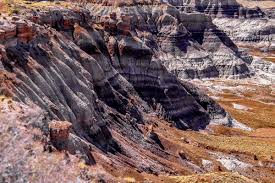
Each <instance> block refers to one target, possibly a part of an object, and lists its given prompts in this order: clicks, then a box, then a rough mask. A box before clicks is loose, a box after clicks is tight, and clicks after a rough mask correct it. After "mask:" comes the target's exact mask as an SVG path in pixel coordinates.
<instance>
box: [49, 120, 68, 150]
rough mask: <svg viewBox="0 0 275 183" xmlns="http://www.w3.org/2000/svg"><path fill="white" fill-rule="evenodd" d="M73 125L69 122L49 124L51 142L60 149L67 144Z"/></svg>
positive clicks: (52, 122)
mask: <svg viewBox="0 0 275 183" xmlns="http://www.w3.org/2000/svg"><path fill="white" fill-rule="evenodd" d="M71 127H72V124H71V123H70V122H68V121H55V120H54V121H51V122H50V123H49V130H50V140H51V142H52V143H53V144H54V145H55V146H56V147H57V148H60V147H62V146H64V145H65V144H66V142H67V141H68V138H69V134H70V130H71Z"/></svg>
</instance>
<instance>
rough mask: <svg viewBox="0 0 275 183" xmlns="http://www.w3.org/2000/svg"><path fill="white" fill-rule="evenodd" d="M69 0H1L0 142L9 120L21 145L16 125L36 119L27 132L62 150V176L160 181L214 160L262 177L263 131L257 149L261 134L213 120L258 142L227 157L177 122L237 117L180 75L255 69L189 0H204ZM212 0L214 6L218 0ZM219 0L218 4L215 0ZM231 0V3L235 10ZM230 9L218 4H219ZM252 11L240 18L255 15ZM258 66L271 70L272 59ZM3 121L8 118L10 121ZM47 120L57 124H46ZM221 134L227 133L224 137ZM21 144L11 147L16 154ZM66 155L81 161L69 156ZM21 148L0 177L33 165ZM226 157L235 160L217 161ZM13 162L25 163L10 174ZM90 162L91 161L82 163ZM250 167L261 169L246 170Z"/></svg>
mask: <svg viewBox="0 0 275 183" xmlns="http://www.w3.org/2000/svg"><path fill="white" fill-rule="evenodd" d="M188 2H189V1H188ZM211 2H212V1H211ZM232 2H233V1H232ZM79 3H80V2H77V3H67V2H61V3H54V2H27V3H26V2H22V1H18V3H17V4H12V3H10V4H4V5H5V6H4V7H5V8H11V9H10V10H11V12H13V13H14V14H13V15H7V14H5V13H4V14H3V15H1V18H0V76H1V77H0V89H1V90H0V92H1V95H3V97H2V99H1V105H2V108H1V114H0V117H1V118H0V119H1V121H3V122H5V123H3V128H2V127H1V130H2V131H3V132H5V133H7V134H11V135H10V136H7V139H6V141H4V143H3V144H6V142H7V141H9V140H14V139H12V138H11V136H12V133H13V131H12V130H10V129H14V130H15V131H16V134H17V135H16V136H18V137H19V138H18V140H19V141H18V143H22V144H23V142H22V141H23V140H22V139H23V138H24V137H25V136H24V135H25V133H21V132H22V130H23V131H24V132H25V130H26V129H29V130H30V131H31V132H30V133H33V132H32V129H33V130H34V129H36V128H37V127H38V128H39V129H41V131H42V132H41V133H42V134H43V135H42V134H38V135H37V134H35V135H34V136H35V137H37V136H38V137H39V138H38V139H40V140H39V142H41V141H42V142H43V144H44V150H45V151H49V152H52V151H55V152H56V149H55V148H57V149H58V150H64V151H66V152H67V153H65V156H66V157H65V160H66V163H68V164H70V166H71V167H76V168H75V170H76V171H75V172H76V173H74V174H73V175H71V176H72V177H70V176H69V175H68V174H66V173H65V172H66V171H65V170H67V168H68V167H67V168H65V167H66V166H65V167H63V166H61V167H60V168H59V169H62V173H63V174H66V176H65V177H64V179H65V181H66V180H68V179H72V180H76V179H81V180H83V181H91V180H93V179H95V180H97V181H100V180H102V181H103V180H105V181H107V182H110V181H114V182H117V181H126V182H127V181H132V179H130V178H131V177H132V176H133V177H135V178H136V179H138V180H139V181H144V180H146V179H149V180H153V181H161V179H162V180H164V181H166V182H167V181H168V182H169V181H174V178H171V177H170V176H172V175H186V174H191V173H206V172H211V171H224V170H230V171H237V172H239V173H241V174H243V175H245V176H249V177H250V178H254V179H255V180H267V179H264V178H263V177H272V175H273V174H274V172H273V171H272V167H273V166H274V162H273V157H274V155H273V153H274V151H273V150H274V149H273V147H274V142H273V141H269V142H265V143H264V147H265V148H267V147H268V148H267V150H266V151H264V152H262V151H261V150H262V147H261V145H260V144H261V143H259V142H262V141H261V140H260V141H259V142H258V141H257V140H256V141H254V140H253V139H252V138H250V137H248V136H247V134H246V132H243V131H238V130H236V131H235V130H234V129H233V130H232V129H230V128H229V129H227V128H226V127H224V128H226V130H228V131H229V132H230V133H233V134H237V135H243V136H245V137H244V140H243V141H247V143H248V144H249V145H250V146H251V145H252V144H254V145H255V146H256V147H257V148H258V150H257V151H255V152H253V151H252V150H251V149H250V148H245V149H244V150H243V151H242V150H240V149H239V148H238V149H237V150H236V149H231V150H230V152H231V151H232V152H237V154H239V152H241V153H240V154H244V155H240V157H238V158H236V156H235V155H232V156H227V155H226V153H228V152H227V150H228V149H227V148H225V147H223V146H219V147H216V146H215V144H208V141H204V140H203V139H204V138H203V137H201V135H202V134H200V133H198V132H194V133H193V132H183V131H182V130H186V129H189V130H195V131H197V130H204V129H206V128H207V129H209V128H210V126H209V124H217V123H218V124H223V125H226V126H229V127H234V126H236V123H235V121H234V120H233V119H232V118H231V117H230V115H229V114H227V112H226V111H225V110H224V109H223V108H222V107H221V106H220V105H219V104H217V103H216V102H215V101H214V100H213V99H211V98H210V97H208V96H207V95H206V94H205V93H204V92H202V91H201V90H200V89H199V88H197V87H195V86H194V85H193V84H191V83H190V82H187V81H182V80H181V79H194V78H199V79H202V78H215V77H222V78H246V77H250V76H253V75H255V73H256V72H257V70H255V67H254V65H252V63H254V62H253V57H252V56H250V55H248V54H245V53H244V52H243V51H242V50H240V49H239V48H238V46H237V45H236V44H235V43H234V42H233V41H232V39H231V38H230V37H229V36H228V35H227V34H226V33H225V32H224V31H223V29H221V28H220V27H219V26H217V25H216V24H214V23H213V21H212V16H210V15H208V13H209V12H207V11H205V10H203V11H202V10H201V9H200V8H198V7H204V5H203V4H202V1H201V2H200V1H195V6H193V5H192V3H194V2H193V1H190V2H189V3H187V4H188V5H190V6H191V5H192V7H194V9H193V10H192V12H189V10H188V11H187V10H185V9H182V8H179V6H183V5H182V4H173V2H169V1H168V3H167V2H163V1H156V2H155V1H89V3H87V4H85V6H84V5H82V6H80V4H79ZM177 3H181V1H177ZM185 3H186V2H185ZM212 3H213V2H212ZM234 3H235V1H234ZM210 4H211V3H210ZM216 4H218V5H220V3H219V1H217V3H216ZM216 4H215V3H214V5H216ZM172 5H173V6H172ZM209 6H210V5H209ZM204 8H206V9H207V7H204ZM218 8H219V9H225V10H228V6H224V5H222V6H219V7H218ZM236 8H237V7H236ZM240 8H241V6H240V5H239V4H238V8H237V9H238V11H239V9H240ZM244 9H245V8H244ZM2 10H3V9H2ZM15 10H18V11H16V12H15ZM229 11H230V12H231V10H228V11H224V10H218V12H221V14H222V15H226V14H228V12H229ZM234 11H237V10H235V9H234ZM245 11H246V12H249V9H245ZM6 12H8V11H6ZM258 12H260V10H259V11H258V10H257V16H256V15H255V17H254V16H251V17H249V18H253V20H254V18H261V17H262V16H265V15H264V14H261V15H260V14H259V13H258ZM16 13H17V15H15V14H16ZM210 14H211V13H210ZM221 17H222V18H224V16H221ZM229 18H232V17H229ZM238 18H240V17H238ZM245 18H248V17H245ZM269 67H270V68H271V69H270V70H271V74H272V72H273V70H272V68H273V66H269ZM9 120H10V121H14V123H16V124H18V126H12V127H11V126H10V125H11V124H9V123H7V122H8V121H9ZM57 121H67V122H69V123H71V124H72V126H71V130H70V131H69V129H70V125H69V126H68V123H66V122H64V123H63V122H57ZM50 122H51V123H53V124H61V125H60V126H58V125H57V126H55V125H53V127H49V125H48V124H49V123H50ZM24 124H25V125H24ZM62 124H64V126H62ZM53 128H57V131H55V130H53ZM58 128H60V129H58ZM218 128H219V127H218ZM221 128H223V127H221ZM178 129H180V130H178ZM59 130H60V131H61V132H60V131H59ZM215 130H216V128H214V129H212V131H211V130H210V131H211V133H212V132H213V133H214V132H215ZM231 130H232V131H231ZM34 131H35V130H34ZM49 133H51V140H53V139H54V138H57V139H55V140H58V138H61V139H62V140H63V141H62V142H63V143H61V144H58V145H57V144H55V143H53V141H49ZM53 133H57V134H55V135H53ZM58 133H60V134H58ZM213 136H214V135H213ZM209 138H212V136H211V137H209ZM28 139H29V136H28ZM196 139H197V140H198V141H197V140H196ZM212 140H213V139H212ZM212 140H211V139H210V141H212ZM28 141H31V140H28ZM213 141H214V140H213ZM218 141H223V139H218ZM228 141H229V142H230V141H232V143H236V144H238V142H237V140H236V139H235V138H232V139H231V138H229V139H228ZM13 142H14V141H13ZM39 142H38V143H39ZM14 144H16V141H15V142H14ZM33 144H34V145H37V144H36V142H34V143H33ZM52 145H53V146H55V147H53V146H52ZM242 145H243V144H239V146H242ZM31 146H33V145H31ZM40 146H41V144H40ZM250 146H249V147H250ZM13 147H14V146H12V147H11V146H9V148H5V149H3V150H1V152H3V153H1V154H4V156H8V154H9V152H10V149H12V148H13ZM41 147H42V146H41ZM26 148H27V147H26ZM209 148H210V149H209ZM24 149H25V147H20V148H18V153H17V154H21V153H24ZM32 149H33V151H34V152H33V153H32V154H31V155H30V157H33V156H35V155H37V157H39V158H42V159H43V160H44V159H45V154H43V153H42V155H41V151H40V150H39V145H37V146H35V147H30V148H27V150H28V151H30V150H32ZM272 149H273V150H272ZM220 151H221V152H220ZM193 152H197V153H196V154H195V155H192V154H193ZM230 152H229V153H230ZM269 155H270V157H269ZM72 156H73V157H74V158H75V156H76V157H79V159H81V160H83V161H84V163H82V162H80V163H79V164H78V163H76V162H75V161H77V160H75V159H74V158H73V157H72ZM207 156H209V158H207ZM238 156H239V155H238ZM49 157H52V155H49ZM57 157H60V154H59V155H57ZM24 158H26V161H24V163H22V164H20V162H17V161H18V159H16V156H15V159H16V160H14V162H16V163H13V165H14V166H10V165H9V164H8V163H9V162H10V161H12V160H11V159H9V158H7V159H5V158H3V163H2V164H3V166H1V169H2V170H3V171H1V172H5V173H3V174H1V177H0V178H1V179H3V180H4V182H5V181H6V182H9V181H13V180H19V182H20V178H22V180H23V181H25V180H26V181H30V180H31V178H32V174H31V173H30V172H32V171H37V170H36V169H35V168H33V167H31V168H26V167H25V166H27V164H31V165H32V166H34V167H36V166H37V164H36V163H35V162H33V161H32V159H31V158H29V156H26V157H25V156H24ZM61 159H62V158H61ZM256 159H257V160H256ZM60 161H62V160H60V159H58V162H60ZM226 161H233V162H234V163H235V164H237V165H240V167H241V169H238V167H237V168H236V166H235V167H234V166H233V165H231V164H230V165H229V166H227V164H226V163H224V162H226ZM258 161H261V165H258V164H259V162H258ZM27 162H28V163H27ZM43 162H44V161H43ZM49 162H51V161H49ZM17 163H18V164H17ZM91 165H92V166H91ZM57 166H58V165H57ZM232 166H233V168H232ZM79 169H80V170H79ZM244 169H245V171H244ZM15 170H18V172H22V171H23V170H25V171H23V172H22V173H21V174H19V175H18V177H19V178H15V179H13V178H14V172H16V171H15ZM91 170H92V171H93V170H95V171H96V172H98V171H99V170H100V172H99V173H98V174H97V173H94V174H91ZM28 171H29V172H28ZM63 171H64V172H63ZM70 171H71V170H67V172H70ZM254 171H259V172H260V173H261V174H259V175H257V176H254V175H253V172H254ZM36 173H37V175H35V176H33V178H34V179H35V180H34V181H38V182H39V181H43V180H44V178H45V177H47V176H46V175H45V174H47V173H48V174H54V171H53V170H52V169H51V168H50V167H49V168H48V167H47V168H46V173H45V172H43V171H42V172H40V170H39V171H37V172H36ZM67 175H68V178H67ZM235 176H236V175H232V177H233V178H234V177H235ZM123 177H125V179H124V178H123ZM232 177H231V178H232ZM237 177H238V180H243V179H245V178H244V177H241V176H238V175H237ZM127 178H128V179H127ZM176 179H177V177H176ZM57 180H59V179H56V181H57ZM60 181H61V179H60Z"/></svg>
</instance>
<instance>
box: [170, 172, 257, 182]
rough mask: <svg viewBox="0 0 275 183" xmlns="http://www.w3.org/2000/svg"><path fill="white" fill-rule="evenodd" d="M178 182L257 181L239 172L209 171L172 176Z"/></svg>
mask: <svg viewBox="0 0 275 183" xmlns="http://www.w3.org/2000/svg"><path fill="white" fill-rule="evenodd" d="M172 180H174V181H175V182H176V183H190V182H198V183H208V182H209V183H212V182H222V183H256V182H255V181H253V180H251V179H248V178H246V177H244V176H242V175H239V174H238V173H229V172H222V173H209V174H199V175H190V176H175V177H172Z"/></svg>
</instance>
